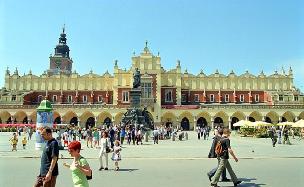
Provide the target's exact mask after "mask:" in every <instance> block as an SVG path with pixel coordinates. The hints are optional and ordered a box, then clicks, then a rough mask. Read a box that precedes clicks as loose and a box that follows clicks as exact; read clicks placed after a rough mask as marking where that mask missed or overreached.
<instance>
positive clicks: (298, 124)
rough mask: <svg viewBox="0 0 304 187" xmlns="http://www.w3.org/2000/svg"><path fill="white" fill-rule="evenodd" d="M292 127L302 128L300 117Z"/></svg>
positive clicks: (303, 122) (303, 126)
mask: <svg viewBox="0 0 304 187" xmlns="http://www.w3.org/2000/svg"><path fill="white" fill-rule="evenodd" d="M292 127H299V128H304V120H303V119H300V120H299V121H297V122H295V124H294V126H292Z"/></svg>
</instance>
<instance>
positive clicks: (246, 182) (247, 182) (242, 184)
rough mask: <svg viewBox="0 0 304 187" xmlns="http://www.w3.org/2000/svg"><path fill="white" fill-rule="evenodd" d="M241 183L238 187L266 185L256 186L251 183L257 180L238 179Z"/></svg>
mask: <svg viewBox="0 0 304 187" xmlns="http://www.w3.org/2000/svg"><path fill="white" fill-rule="evenodd" d="M239 180H241V181H242V182H243V183H241V184H239V186H242V187H260V186H265V185H266V184H256V183H253V182H252V181H255V180H257V179H256V178H239Z"/></svg>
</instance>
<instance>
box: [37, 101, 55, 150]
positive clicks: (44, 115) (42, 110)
mask: <svg viewBox="0 0 304 187" xmlns="http://www.w3.org/2000/svg"><path fill="white" fill-rule="evenodd" d="M44 127H50V128H53V107H52V105H51V102H50V101H48V100H47V99H44V100H43V101H41V103H40V105H39V107H38V108H37V120H36V144H35V149H36V150H41V149H42V148H43V147H44V145H45V140H44V139H43V138H42V137H41V130H42V129H43V128H44Z"/></svg>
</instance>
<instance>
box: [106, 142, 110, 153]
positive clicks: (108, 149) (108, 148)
mask: <svg viewBox="0 0 304 187" xmlns="http://www.w3.org/2000/svg"><path fill="white" fill-rule="evenodd" d="M109 152H111V149H110V147H109V146H108V139H106V153H109Z"/></svg>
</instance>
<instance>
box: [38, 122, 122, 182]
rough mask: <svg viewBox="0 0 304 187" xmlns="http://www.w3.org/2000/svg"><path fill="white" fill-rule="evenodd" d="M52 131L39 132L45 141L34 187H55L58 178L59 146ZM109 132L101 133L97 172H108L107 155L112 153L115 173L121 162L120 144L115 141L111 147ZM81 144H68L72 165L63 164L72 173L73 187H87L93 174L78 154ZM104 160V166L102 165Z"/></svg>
mask: <svg viewBox="0 0 304 187" xmlns="http://www.w3.org/2000/svg"><path fill="white" fill-rule="evenodd" d="M52 134H53V131H52V129H51V128H49V127H45V128H43V130H42V131H41V136H42V138H43V139H44V140H45V141H46V145H45V147H44V148H43V152H42V156H41V166H40V172H39V175H38V176H37V179H36V182H35V185H34V187H41V186H43V187H55V185H56V179H57V176H58V163H57V161H58V158H59V144H58V141H57V140H56V139H55V138H53V135H52ZM108 135H109V132H108V131H106V130H105V131H103V132H102V137H101V139H100V152H99V161H100V168H99V170H100V171H101V170H103V169H104V170H108V154H110V153H112V157H111V159H112V160H113V162H114V166H115V171H118V170H119V164H118V163H119V161H120V160H121V154H120V151H121V144H120V141H119V140H115V141H114V144H113V146H111V143H110V142H111V141H110V138H109V137H108ZM80 150H81V143H80V142H79V141H74V140H73V141H71V142H69V143H68V152H69V154H70V155H71V157H72V158H73V161H72V163H70V164H69V163H64V164H63V165H64V166H65V167H67V168H69V169H70V170H71V172H72V180H73V183H74V186H75V187H88V186H89V183H88V180H90V179H92V176H93V173H92V169H91V167H90V165H89V163H88V161H87V160H86V159H85V158H84V157H83V156H82V155H81V154H80ZM103 159H105V165H103Z"/></svg>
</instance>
